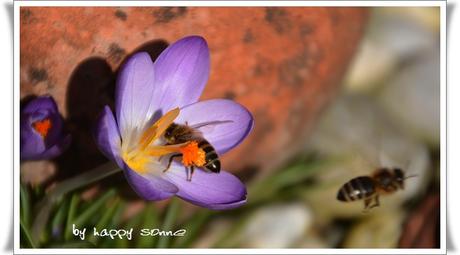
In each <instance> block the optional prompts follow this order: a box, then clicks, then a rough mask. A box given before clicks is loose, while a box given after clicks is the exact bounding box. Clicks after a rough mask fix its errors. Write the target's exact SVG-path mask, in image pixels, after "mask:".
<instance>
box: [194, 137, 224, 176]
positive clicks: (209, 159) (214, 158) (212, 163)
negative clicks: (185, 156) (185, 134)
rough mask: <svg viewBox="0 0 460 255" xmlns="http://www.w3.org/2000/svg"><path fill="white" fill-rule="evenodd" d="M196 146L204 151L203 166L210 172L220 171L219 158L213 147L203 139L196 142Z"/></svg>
mask: <svg viewBox="0 0 460 255" xmlns="http://www.w3.org/2000/svg"><path fill="white" fill-rule="evenodd" d="M198 147H199V148H200V149H202V150H203V151H204V152H205V153H206V154H205V161H206V163H205V164H204V166H203V167H204V168H205V169H207V170H209V171H211V172H215V173H218V172H220V160H219V156H218V155H217V152H216V150H215V149H214V147H212V145H211V144H210V143H209V142H208V141H206V140H204V139H203V140H201V141H200V142H199V143H198Z"/></svg>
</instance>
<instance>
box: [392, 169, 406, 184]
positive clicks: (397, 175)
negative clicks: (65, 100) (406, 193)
mask: <svg viewBox="0 0 460 255" xmlns="http://www.w3.org/2000/svg"><path fill="white" fill-rule="evenodd" d="M393 178H394V181H395V182H396V183H397V184H398V186H399V187H400V188H401V189H404V179H405V177H404V172H403V171H402V170H401V169H400V168H395V169H393Z"/></svg>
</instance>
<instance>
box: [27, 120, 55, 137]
mask: <svg viewBox="0 0 460 255" xmlns="http://www.w3.org/2000/svg"><path fill="white" fill-rule="evenodd" d="M32 126H33V127H34V129H35V131H37V132H38V133H39V134H40V135H41V136H42V137H43V138H45V137H46V136H47V135H48V132H49V130H50V129H51V127H52V126H53V125H52V124H51V120H50V119H44V120H39V121H36V122H34V123H33V124H32Z"/></svg>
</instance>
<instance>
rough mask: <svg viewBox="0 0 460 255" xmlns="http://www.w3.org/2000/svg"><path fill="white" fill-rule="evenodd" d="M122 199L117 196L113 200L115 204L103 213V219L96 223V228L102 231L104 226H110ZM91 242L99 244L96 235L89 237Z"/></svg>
mask: <svg viewBox="0 0 460 255" xmlns="http://www.w3.org/2000/svg"><path fill="white" fill-rule="evenodd" d="M119 202H120V199H119V198H116V199H115V201H114V202H113V205H110V207H109V208H108V209H107V210H106V211H105V213H104V214H103V215H102V217H101V219H100V220H99V222H98V223H97V225H96V229H97V230H98V231H100V230H101V229H104V228H110V226H109V225H110V220H111V219H112V217H113V215H114V214H115V212H116V210H117V209H118V205H119ZM88 241H89V242H90V243H94V244H97V243H98V239H97V237H96V236H94V235H91V237H90V238H89V239H88Z"/></svg>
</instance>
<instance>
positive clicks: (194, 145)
mask: <svg viewBox="0 0 460 255" xmlns="http://www.w3.org/2000/svg"><path fill="white" fill-rule="evenodd" d="M226 122H231V121H214V122H207V123H202V124H198V125H194V126H189V125H188V124H187V123H186V124H185V125H183V124H177V123H171V124H170V125H169V127H168V128H167V129H166V131H165V132H164V138H165V140H166V143H167V144H166V145H176V144H187V145H185V146H183V147H182V149H181V150H180V151H179V153H176V154H173V155H172V156H170V157H169V161H168V166H167V167H166V169H165V170H163V172H166V171H167V170H168V169H169V168H170V167H171V163H172V161H173V160H174V159H175V158H179V157H182V163H183V164H184V166H186V167H190V175H188V178H187V180H188V181H191V179H192V175H193V172H194V170H195V167H199V168H202V169H204V170H207V171H210V172H213V173H219V172H220V159H219V155H218V154H217V152H216V150H215V149H214V147H213V146H212V145H211V144H210V143H209V142H208V141H207V140H206V139H205V138H204V137H203V135H202V134H201V132H200V131H199V130H198V128H200V127H203V126H207V125H215V124H221V123H226Z"/></svg>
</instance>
